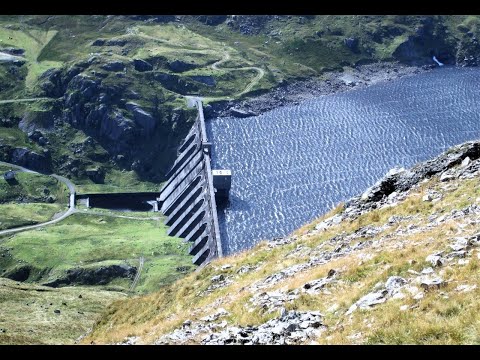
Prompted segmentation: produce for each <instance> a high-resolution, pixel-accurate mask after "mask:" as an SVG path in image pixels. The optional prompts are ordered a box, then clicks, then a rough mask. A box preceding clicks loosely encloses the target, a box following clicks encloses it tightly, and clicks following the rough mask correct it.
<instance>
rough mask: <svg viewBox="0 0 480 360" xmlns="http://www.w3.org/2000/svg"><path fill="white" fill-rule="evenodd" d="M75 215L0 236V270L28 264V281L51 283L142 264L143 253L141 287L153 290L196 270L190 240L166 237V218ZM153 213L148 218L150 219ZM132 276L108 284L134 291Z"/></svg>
mask: <svg viewBox="0 0 480 360" xmlns="http://www.w3.org/2000/svg"><path fill="white" fill-rule="evenodd" d="M81 212H82V213H78V214H74V215H72V216H71V217H69V218H67V219H66V220H64V221H62V222H61V223H58V224H56V225H53V226H49V227H45V228H42V229H37V230H31V231H25V232H22V233H18V234H16V235H13V236H9V237H6V238H4V239H1V242H0V251H1V253H2V254H3V256H2V257H1V258H0V268H1V269H2V271H3V273H4V276H5V274H9V273H15V272H16V271H18V268H19V264H21V266H22V267H28V268H29V273H28V276H27V277H26V280H27V281H28V282H39V283H47V282H52V281H54V280H55V279H59V278H64V277H65V276H66V274H67V272H68V270H71V269H77V268H86V267H90V268H99V267H102V266H108V265H112V264H126V265H129V266H133V267H137V268H138V265H139V259H140V257H144V259H145V265H144V266H143V270H142V272H141V276H140V280H139V282H138V285H137V287H136V289H135V290H136V291H138V292H151V291H154V290H156V289H158V288H159V287H160V286H161V285H164V284H168V283H171V282H172V281H174V280H176V279H177V278H179V277H181V276H183V274H184V273H185V272H188V271H190V270H191V269H193V265H192V264H191V260H190V256H189V255H188V251H187V250H188V244H186V243H184V242H183V240H181V239H178V238H173V237H169V236H167V235H166V228H165V226H164V225H163V221H162V219H161V218H157V220H149V219H150V218H151V216H152V213H150V214H143V215H142V214H141V215H138V216H137V215H136V214H135V213H130V214H129V215H127V214H124V215H121V216H133V217H134V218H140V219H138V220H136V219H129V218H118V217H115V216H120V215H119V214H116V213H112V212H108V211H103V212H102V213H103V215H102V214H100V215H94V214H89V213H88V211H87V210H86V209H85V210H81ZM147 216H148V218H147ZM142 218H145V220H142ZM132 280H133V279H132V278H118V277H116V276H114V277H113V279H112V282H108V281H107V282H108V284H109V286H110V287H112V286H113V288H115V289H118V290H123V291H126V290H129V289H130V286H131V285H132Z"/></svg>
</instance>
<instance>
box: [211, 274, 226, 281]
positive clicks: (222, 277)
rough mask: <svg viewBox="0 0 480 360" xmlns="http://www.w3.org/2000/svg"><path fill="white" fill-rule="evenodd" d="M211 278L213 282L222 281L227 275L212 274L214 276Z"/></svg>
mask: <svg viewBox="0 0 480 360" xmlns="http://www.w3.org/2000/svg"><path fill="white" fill-rule="evenodd" d="M210 280H211V281H212V282H213V283H215V282H220V281H223V280H225V275H223V274H220V275H215V276H212V278H211V279H210Z"/></svg>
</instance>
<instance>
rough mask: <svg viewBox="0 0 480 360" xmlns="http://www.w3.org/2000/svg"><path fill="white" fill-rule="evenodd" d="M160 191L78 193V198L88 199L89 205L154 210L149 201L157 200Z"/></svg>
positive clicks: (106, 207)
mask: <svg viewBox="0 0 480 360" xmlns="http://www.w3.org/2000/svg"><path fill="white" fill-rule="evenodd" d="M159 195H160V193H159V192H137V193H130V192H129V193H108V194H77V196H76V200H87V199H88V200H87V203H88V206H89V207H96V208H103V209H129V210H136V211H149V210H153V208H154V206H153V205H152V204H149V203H148V202H152V201H157V198H158V197H159Z"/></svg>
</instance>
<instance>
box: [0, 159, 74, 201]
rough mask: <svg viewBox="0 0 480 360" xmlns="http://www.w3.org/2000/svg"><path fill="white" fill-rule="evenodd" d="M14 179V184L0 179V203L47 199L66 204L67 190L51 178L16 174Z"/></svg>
mask: <svg viewBox="0 0 480 360" xmlns="http://www.w3.org/2000/svg"><path fill="white" fill-rule="evenodd" d="M4 168H8V167H4ZM0 171H1V168H0ZM15 179H16V182H15V183H14V184H9V183H7V182H6V181H5V180H4V179H3V177H2V178H1V179H0V203H4V202H12V201H22V202H46V201H47V198H48V197H51V200H52V201H55V202H58V203H62V204H66V203H67V202H68V196H69V191H68V188H67V187H66V186H65V185H64V184H63V183H62V182H59V181H58V180H57V179H55V178H53V177H51V176H47V175H40V174H32V173H25V172H17V173H16V174H15Z"/></svg>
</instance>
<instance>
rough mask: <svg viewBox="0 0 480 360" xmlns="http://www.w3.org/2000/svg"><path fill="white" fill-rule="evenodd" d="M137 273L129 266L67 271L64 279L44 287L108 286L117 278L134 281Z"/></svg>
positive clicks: (134, 268) (56, 280)
mask: <svg viewBox="0 0 480 360" xmlns="http://www.w3.org/2000/svg"><path fill="white" fill-rule="evenodd" d="M136 272H137V268H136V267H132V266H128V265H110V266H101V267H99V268H93V269H89V268H79V269H70V270H67V272H66V275H65V276H64V277H62V278H59V279H55V280H53V281H50V282H47V283H45V284H43V285H45V286H51V287H59V286H65V285H71V284H78V285H106V284H108V283H109V282H110V281H112V280H114V279H116V278H128V279H133V277H134V276H135V274H136Z"/></svg>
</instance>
